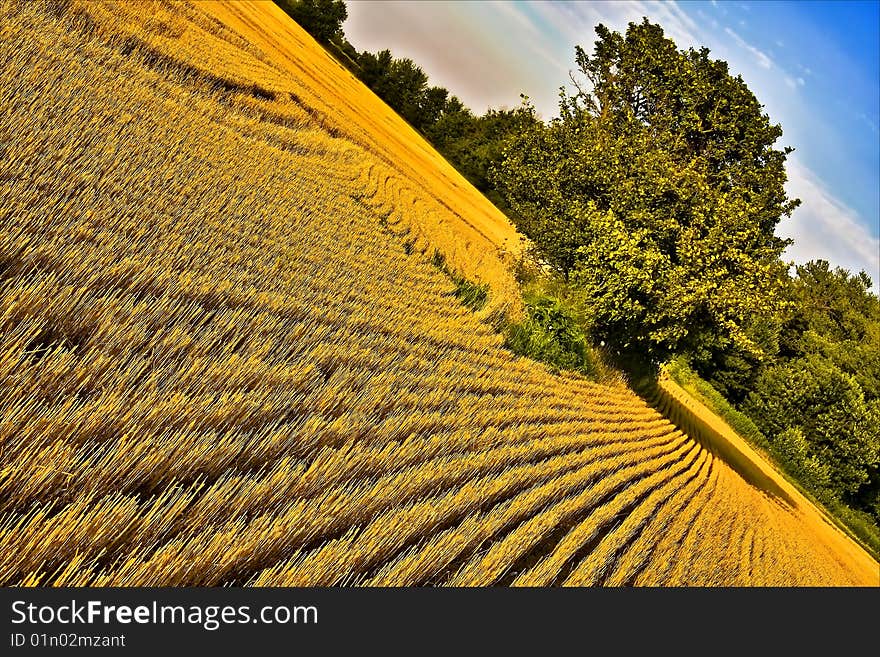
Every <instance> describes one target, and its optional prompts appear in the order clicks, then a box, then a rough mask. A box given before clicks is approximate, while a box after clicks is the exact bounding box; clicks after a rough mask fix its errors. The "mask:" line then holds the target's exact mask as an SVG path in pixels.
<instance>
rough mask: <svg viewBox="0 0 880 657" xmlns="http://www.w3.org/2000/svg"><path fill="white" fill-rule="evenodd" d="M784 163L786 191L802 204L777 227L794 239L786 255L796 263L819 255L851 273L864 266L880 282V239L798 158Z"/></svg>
mask: <svg viewBox="0 0 880 657" xmlns="http://www.w3.org/2000/svg"><path fill="white" fill-rule="evenodd" d="M786 165H787V166H786V170H787V172H788V183H787V184H786V191H787V192H788V194H789V196H791V197H794V198H799V199H801V205H800V207H798V208H797V209H796V210H795V211H794V212H793V213H792V216H791V217H789V218H783V220H782V221H781V222H780V224H779V228H778V230H777V234H778V235H779V236H780V237H790V238H792V239H794V244H792V245H791V246H790V247H788V249H787V250H786V253H785V256H786V257H787V258H789V259H793V260H794V261H795V262H796V263H798V264H801V263H804V262H807V261H808V260H815V259H817V258H822V259H824V260H828V261H829V262H830V263H831V264H832V265H839V266H842V267H845V268H847V269H849V270H850V271H851V272H853V273H856V272H858V271H859V270H862V269H864V270H865V271H866V272H867V273H868V275H869V276H870V277H871V279H872V280H873V281H875V284H878V283H880V239H878V238H877V237H875V236H873V235H871V232H870V230H869V229H868V228H867V227H866V226H865V225H864V224H862V223H859V220H858V214H857V213H856V212H855V211H854V210H853V209H851V208H849V207H847V206H846V204H844V203H843V202H842V201H840V200H839V199H837V198H835V197H834V195H833V194H832V193H831V192H830V191H829V190H828V189H827V188H826V187H825V185H824V184H823V183H822V181H821V180H819V178H818V177H817V176H816V175H815V174H814V173H813V172H812V171H810V170H809V169H807V168H806V167H805V166H804V165H802V164H801V163H800V162H799V161H798V160H797V159H795V158H794V157H793V156H790V157H789V159H788V161H787V163H786Z"/></svg>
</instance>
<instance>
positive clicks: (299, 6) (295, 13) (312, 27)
mask: <svg viewBox="0 0 880 657" xmlns="http://www.w3.org/2000/svg"><path fill="white" fill-rule="evenodd" d="M275 4H277V5H278V6H279V7H280V8H281V9H282V10H284V12H285V13H286V14H287V15H288V16H290V17H291V18H292V19H293V20H295V21H296V22H297V23H299V25H300V27H302V28H303V29H304V30H305V31H306V32H308V33H309V34H311V35H312V36H313V37H314V38H315V40H316V41H319V42H320V43H324V44H327V43H330V40H331V39H333V38H334V37H339V36H342V24H343V23H344V22H345V19H346V18H348V10H347V9H346V8H345V2H344V1H343V0H276V2H275Z"/></svg>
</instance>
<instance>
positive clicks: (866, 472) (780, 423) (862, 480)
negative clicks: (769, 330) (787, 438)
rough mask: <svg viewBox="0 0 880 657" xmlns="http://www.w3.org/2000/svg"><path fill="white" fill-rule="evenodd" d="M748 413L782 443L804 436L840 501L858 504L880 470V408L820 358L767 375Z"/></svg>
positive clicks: (790, 362) (806, 359)
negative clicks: (796, 434) (792, 436)
mask: <svg viewBox="0 0 880 657" xmlns="http://www.w3.org/2000/svg"><path fill="white" fill-rule="evenodd" d="M743 410H744V411H745V412H746V413H747V414H748V416H749V417H750V418H751V419H752V420H754V421H755V423H756V424H757V425H758V428H760V429H761V431H762V432H764V433H765V434H766V435H768V436H773V437H774V438H772V440H774V441H776V442H780V439H779V437H780V436H782V435H783V434H785V433H786V432H790V431H792V430H795V429H796V430H798V431H799V432H801V434H802V435H803V437H804V439H805V441H806V444H807V450H806V455H807V456H809V457H814V458H815V460H816V461H817V462H820V463H822V464H824V465H825V466H827V467H828V470H829V473H830V484H829V485H830V487H831V491H832V492H833V493H834V494H835V495H836V496H838V497H840V498H846V499H849V500H853V499H854V498H857V497H858V495H857V494H858V492H859V489H860V488H862V487H865V486H868V485H869V484H870V483H871V476H872V472H873V471H875V470H876V469H877V467H878V466H880V439H878V434H877V427H878V426H880V405H878V403H877V401H876V400H874V401H873V402H872V401H867V400H866V399H865V395H864V393H863V392H862V389H861V387H860V386H859V384H858V382H857V381H856V380H855V378H854V377H853V376H852V375H850V374H847V373H845V372H843V371H842V370H841V369H840V368H839V367H837V366H836V365H835V364H834V363H833V362H832V361H831V360H830V359H828V358H825V357H823V356H821V355H819V354H815V353H814V354H810V355H808V356H805V357H803V358H797V359H793V360H787V361H785V362H783V363H780V364H779V365H775V366H773V367H770V368H768V369H767V370H765V371H764V372H763V373H762V374H761V376H760V377H759V378H758V380H757V382H756V385H755V390H754V391H752V393H751V394H750V395H749V397H748V399H747V400H746V403H745V404H744V406H743Z"/></svg>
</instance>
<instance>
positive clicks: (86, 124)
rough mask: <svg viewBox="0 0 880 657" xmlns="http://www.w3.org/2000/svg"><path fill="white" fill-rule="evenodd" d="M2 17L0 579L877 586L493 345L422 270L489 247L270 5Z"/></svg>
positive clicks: (622, 403) (462, 201)
mask: <svg viewBox="0 0 880 657" xmlns="http://www.w3.org/2000/svg"><path fill="white" fill-rule="evenodd" d="M0 18H2V21H0V55H2V64H0V66H2V76H0V99H2V103H0V107H2V108H3V109H2V114H0V201H2V204H0V378H2V381H3V385H2V387H0V584H4V585H16V584H24V585H38V584H40V585H148V584H151V585H220V584H243V585H244V584H249V585H280V584H283V585H336V584H367V585H389V584H395V585H423V584H451V585H488V584H527V585H553V584H568V585H585V584H602V585H615V584H650V585H654V584H664V585H666V584H698V585H704V584H705V585H733V584H781V585H789V584H794V585H799V584H818V585H844V584H858V585H877V584H878V583H880V581H878V579H880V575H878V566H877V563H876V562H874V561H873V560H871V559H870V557H868V555H867V554H865V553H864V552H863V551H862V550H860V549H859V548H857V547H856V546H855V545H854V544H853V543H852V542H851V541H849V540H848V539H847V538H846V537H844V536H843V535H842V534H840V533H839V532H837V531H836V530H833V529H831V528H830V525H828V524H827V523H824V521H821V520H820V519H817V517H815V514H814V515H808V514H806V513H804V512H803V510H802V509H800V508H799V507H798V506H797V505H792V503H791V501H790V500H787V499H785V498H783V497H780V496H778V495H775V494H773V492H772V491H766V490H762V489H760V488H759V487H757V486H755V485H753V483H749V482H747V481H746V480H744V479H743V478H742V476H740V474H738V473H737V472H736V471H734V470H732V469H731V468H730V467H728V466H727V465H726V464H725V462H724V461H723V460H721V459H719V458H717V457H715V456H714V455H713V454H712V453H711V452H710V451H708V450H706V449H705V448H703V447H702V446H701V445H700V444H699V443H698V442H696V441H694V440H691V439H690V438H689V437H688V436H686V435H684V434H683V433H682V432H681V431H679V430H678V429H676V427H675V426H673V425H672V424H670V423H669V422H668V421H667V420H666V419H664V418H663V417H662V416H661V415H660V414H658V413H657V412H656V411H655V410H653V409H652V408H651V407H649V406H648V405H646V404H645V402H643V401H642V400H641V399H640V398H639V397H638V396H636V395H635V394H634V393H633V392H632V391H630V390H629V389H628V388H627V387H625V386H624V385H623V384H616V385H599V384H595V383H591V382H588V381H585V380H582V379H580V378H577V377H573V376H572V377H569V376H553V375H551V374H549V373H548V372H547V371H546V369H545V368H544V367H543V366H541V365H540V364H537V363H534V362H531V361H528V360H525V359H521V358H518V357H515V356H513V355H512V354H510V353H509V352H508V351H506V350H504V349H503V348H502V345H501V338H500V337H499V336H498V335H496V334H495V333H494V332H493V331H492V330H491V328H490V327H489V326H488V325H487V324H486V322H484V321H482V320H483V319H484V318H483V317H481V316H479V315H475V314H473V313H470V312H468V311H467V310H466V309H464V308H463V307H462V306H461V305H460V304H459V303H458V302H457V300H456V299H455V298H454V296H452V295H451V291H452V284H451V283H450V282H449V280H448V279H447V278H446V277H445V276H444V275H443V274H442V273H441V272H439V271H438V270H437V269H435V268H434V267H432V265H431V264H430V256H431V254H432V253H433V250H434V249H435V248H436V249H439V250H440V251H441V252H442V253H444V254H445V255H446V257H447V259H448V260H449V261H450V262H451V263H453V266H455V267H456V268H458V269H459V270H460V271H462V272H463V273H464V274H465V275H467V276H469V277H472V278H475V279H479V280H481V281H485V282H488V283H490V285H491V286H492V299H493V304H494V305H493V306H491V307H490V308H489V309H488V310H487V311H486V312H487V313H491V312H494V311H499V310H503V309H506V308H510V307H511V306H512V305H513V304H514V303H515V288H514V287H513V281H512V279H511V277H510V275H509V274H508V273H507V271H506V269H505V264H504V254H503V251H505V250H506V251H510V250H515V248H516V247H515V244H516V243H517V242H518V238H517V236H516V233H515V232H514V231H513V229H512V227H510V226H509V224H507V222H506V221H505V220H504V217H503V216H501V215H500V214H499V213H498V212H497V210H495V209H494V208H493V207H492V206H491V205H490V204H488V202H486V201H485V200H484V199H482V197H480V196H479V194H477V193H476V191H475V190H474V189H473V188H472V187H470V186H469V185H468V184H467V183H466V182H465V181H464V180H463V179H462V178H461V177H460V176H459V175H458V174H457V173H456V172H455V171H454V170H452V169H451V167H449V165H448V164H446V163H445V162H444V161H442V159H441V158H440V157H439V156H438V155H437V154H436V153H434V152H433V151H432V150H431V149H430V147H429V146H428V145H427V144H426V143H425V142H424V141H423V140H422V139H421V138H419V137H418V135H416V134H415V133H414V132H413V131H412V130H411V129H410V128H409V127H408V126H406V125H405V124H404V123H403V122H402V121H401V120H400V119H398V118H397V117H396V116H395V115H394V114H393V113H392V112H390V110H388V109H387V108H386V107H385V106H384V105H382V104H381V103H380V102H379V101H378V99H376V98H375V96H373V95H372V94H371V93H370V92H369V91H367V90H366V89H365V88H364V87H362V86H361V85H360V84H359V83H358V82H357V81H356V80H354V79H353V78H352V77H351V76H350V75H349V74H348V73H347V72H345V71H344V70H342V69H341V68H340V67H339V66H338V65H337V64H335V62H333V60H332V59H330V58H329V57H328V56H326V55H325V53H324V52H323V51H322V50H321V49H320V48H319V47H318V46H317V45H316V44H315V43H314V42H313V41H311V40H310V39H309V37H307V36H306V35H305V34H304V33H303V32H302V30H300V29H299V28H298V27H297V26H296V25H295V24H293V23H292V22H291V21H290V20H289V19H287V17H286V16H284V15H283V14H281V13H280V12H279V11H278V10H277V8H275V7H274V5H272V4H269V3H248V2H241V3H235V4H234V5H233V4H210V3H168V2H158V1H148V2H139V3H133V2H132V3H117V2H106V3H99V2H88V3H86V2H78V1H77V0H73V1H71V2H51V3H46V4H43V3H28V2H5V3H3V4H2V9H0ZM413 240H414V241H413ZM508 245H512V246H508Z"/></svg>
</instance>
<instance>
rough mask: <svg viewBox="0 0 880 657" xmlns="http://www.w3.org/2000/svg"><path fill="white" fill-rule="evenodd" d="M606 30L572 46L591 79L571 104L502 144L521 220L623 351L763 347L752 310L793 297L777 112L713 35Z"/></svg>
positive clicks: (505, 180) (505, 174)
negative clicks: (707, 43) (699, 45)
mask: <svg viewBox="0 0 880 657" xmlns="http://www.w3.org/2000/svg"><path fill="white" fill-rule="evenodd" d="M596 33H597V35H598V37H599V38H598V40H597V41H596V44H595V49H594V53H593V55H592V56H591V55H588V54H587V53H586V52H585V51H584V50H583V49H582V48H580V47H578V48H577V49H576V62H577V65H578V69H579V72H580V74H581V75H582V76H584V77H585V78H586V81H585V82H577V78H573V80H575V82H576V84H577V86H576V90H575V91H574V93H566V91H565V90H564V89H562V90H561V91H560V117H559V118H558V119H555V120H553V121H551V122H549V123H548V124H542V123H535V124H533V125H532V126H531V127H530V129H528V130H525V131H523V132H522V133H520V134H518V135H516V136H515V137H514V138H513V139H512V141H511V142H510V143H509V145H508V147H507V149H506V150H505V157H504V159H503V161H502V164H501V166H500V167H499V168H498V171H497V181H498V183H499V185H500V186H501V187H502V189H503V193H504V195H505V197H506V199H507V201H508V202H509V203H510V205H511V207H512V208H513V211H514V213H513V218H514V220H515V221H517V223H518V226H519V228H520V229H521V230H522V231H523V232H524V233H525V234H526V235H527V236H528V237H529V238H531V240H532V241H533V242H534V243H535V244H536V245H537V247H538V249H539V251H540V253H541V255H542V257H543V258H544V259H545V260H546V262H547V263H548V264H549V265H551V266H552V267H554V268H555V269H556V270H557V271H559V272H560V273H561V274H562V275H563V276H565V277H566V279H568V280H569V281H571V283H572V284H573V285H574V286H575V287H576V288H578V289H579V290H580V291H581V292H582V293H583V294H584V296H585V299H586V303H587V304H588V306H589V307H590V308H591V309H592V311H593V312H594V327H593V332H594V336H595V337H596V338H597V339H601V340H603V341H605V342H606V343H607V344H610V345H611V346H612V347H613V348H615V349H617V350H618V351H620V352H628V353H635V354H639V355H640V356H642V357H645V358H648V359H651V360H653V361H655V362H657V361H660V360H662V359H664V358H666V357H668V356H669V355H671V354H676V353H688V354H692V355H695V356H696V357H704V358H705V357H709V356H710V355H711V353H712V352H713V351H714V350H718V349H726V348H728V347H730V346H735V347H737V348H740V349H742V350H743V351H744V352H745V353H747V354H751V355H754V356H756V357H759V358H760V357H762V355H763V350H762V346H761V344H760V342H759V341H758V340H756V339H755V338H754V335H753V333H754V332H753V331H752V330H751V328H752V327H751V325H752V323H753V321H754V320H753V318H754V317H755V315H756V314H773V313H775V312H777V311H778V310H779V308H780V304H781V303H782V295H781V294H780V291H781V287H782V285H783V280H784V276H785V270H786V265H785V263H783V262H782V261H781V259H780V255H781V253H782V251H783V249H784V248H785V246H786V245H787V242H786V241H784V240H782V239H780V238H778V237H776V236H775V235H774V229H775V227H776V225H777V223H778V222H779V220H780V219H781V217H782V216H784V215H788V214H790V213H791V211H792V210H793V209H794V208H795V207H796V205H797V203H798V201H796V200H791V199H789V198H788V197H787V196H786V193H785V190H784V188H783V185H784V183H785V180H786V175H785V168H784V163H785V158H786V155H787V154H788V153H789V152H790V150H791V149H788V148H785V149H781V150H779V149H776V148H774V143H775V142H776V140H777V139H778V138H779V137H780V136H781V134H782V130H781V128H780V126H778V125H774V124H772V123H771V122H770V120H769V117H768V116H767V115H766V114H765V113H763V111H762V106H761V105H760V104H759V103H758V101H757V99H756V98H755V96H754V94H753V93H752V92H751V91H750V90H749V89H748V87H747V86H746V84H745V82H744V81H743V80H742V78H741V77H739V76H736V77H733V76H732V75H730V73H729V71H728V68H727V64H726V63H725V62H723V61H716V60H712V59H710V57H709V51H708V50H707V49H705V48H703V49H701V50H699V51H695V50H693V49H691V50H688V51H680V50H678V49H677V48H676V46H675V44H674V43H673V42H672V40H670V39H668V38H667V37H665V36H664V34H663V30H662V28H661V27H660V26H658V25H654V24H651V23H650V22H649V21H648V20H647V19H645V20H644V21H643V22H642V23H639V24H636V23H630V25H629V27H628V29H627V31H626V34H625V35H621V34H619V33H617V32H612V31H610V30H609V29H607V28H606V27H604V26H602V25H599V26H598V27H597V28H596ZM587 83H588V84H589V88H587V87H588V84H587Z"/></svg>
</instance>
